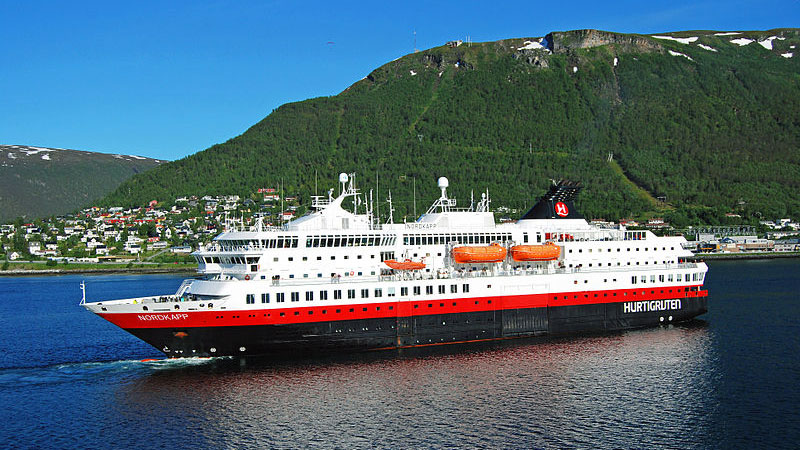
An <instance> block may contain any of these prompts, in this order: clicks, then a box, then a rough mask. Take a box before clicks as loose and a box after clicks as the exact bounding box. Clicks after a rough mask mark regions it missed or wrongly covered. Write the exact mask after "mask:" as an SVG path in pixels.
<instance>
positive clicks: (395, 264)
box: [383, 259, 425, 270]
mask: <svg viewBox="0 0 800 450" xmlns="http://www.w3.org/2000/svg"><path fill="white" fill-rule="evenodd" d="M383 263H384V264H386V265H387V266H389V267H391V268H392V269H397V270H419V269H424V268H425V263H424V262H416V261H412V260H410V259H407V260H405V261H397V260H394V259H387V260H386V261H384V262H383Z"/></svg>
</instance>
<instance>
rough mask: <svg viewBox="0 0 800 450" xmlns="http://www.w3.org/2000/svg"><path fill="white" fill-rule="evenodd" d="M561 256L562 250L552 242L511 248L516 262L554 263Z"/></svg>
mask: <svg viewBox="0 0 800 450" xmlns="http://www.w3.org/2000/svg"><path fill="white" fill-rule="evenodd" d="M560 254H561V248H559V246H557V245H556V244H553V243H552V242H548V243H546V244H544V245H515V246H513V247H511V257H512V258H513V259H514V261H552V260H554V259H557V258H558V255H560Z"/></svg>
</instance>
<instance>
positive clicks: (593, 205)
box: [106, 30, 800, 224]
mask: <svg viewBox="0 0 800 450" xmlns="http://www.w3.org/2000/svg"><path fill="white" fill-rule="evenodd" d="M599 33H600V34H603V32H599ZM589 34H591V33H589ZM699 34H700V33H697V34H696V35H699ZM586 35H587V33H583V34H579V35H573V34H570V33H561V34H558V36H557V38H558V39H565V40H566V41H568V42H567V44H568V46H567V47H568V48H566V47H559V48H566V49H564V50H560V51H558V52H556V53H555V54H545V53H544V52H538V53H537V52H535V51H533V52H531V51H526V52H519V51H517V50H516V48H517V47H520V46H522V45H523V40H522V39H513V40H506V41H499V42H492V43H484V44H473V45H472V46H471V47H470V46H466V45H462V46H460V47H457V48H446V47H437V48H434V49H430V50H427V51H424V52H420V53H416V54H412V55H408V56H406V57H403V58H400V59H398V60H396V61H393V62H391V63H388V64H386V65H384V66H382V67H380V68H378V69H376V70H375V71H374V72H373V73H372V74H370V75H369V76H368V77H367V78H366V79H364V80H362V81H359V82H357V83H356V84H354V85H353V86H351V87H350V88H348V89H347V90H345V91H344V92H342V93H341V94H339V95H337V96H335V97H330V98H315V99H310V100H307V101H303V102H298V103H292V104H287V105H284V106H282V107H280V108H278V109H277V110H275V111H274V112H273V113H272V114H270V115H269V116H267V117H266V118H265V119H263V120H262V121H261V122H259V123H258V124H256V125H254V126H253V127H251V128H250V129H249V130H247V131H246V132H245V133H243V134H242V135H241V136H238V137H236V138H234V139H231V140H229V141H228V142H226V143H224V144H220V145H216V146H214V147H211V148H209V149H207V150H205V151H202V152H200V153H197V154H195V155H192V156H189V157H187V158H184V159H182V160H180V161H176V162H173V163H169V164H165V165H162V166H160V167H158V168H156V169H154V170H152V171H149V172H146V173H144V174H140V175H138V176H136V177H134V178H132V179H130V180H129V181H127V182H125V183H124V184H123V185H122V186H120V188H119V189H118V190H117V191H116V192H114V193H113V194H112V195H111V196H109V197H108V198H107V199H106V204H109V205H111V204H123V205H140V204H143V203H144V202H146V201H148V200H152V199H159V200H166V201H170V200H171V199H173V198H175V197H176V196H179V195H205V194H240V195H250V194H251V193H252V192H253V191H255V190H256V189H257V188H259V187H275V186H277V185H278V184H279V183H281V182H283V184H284V186H285V187H286V192H287V193H288V194H299V195H301V196H302V198H303V201H306V200H307V198H308V196H309V195H313V194H314V186H315V176H317V175H318V180H319V181H318V184H319V191H320V192H319V193H320V194H323V193H324V192H325V191H326V189H327V188H328V187H333V186H336V183H335V182H336V177H337V174H338V173H339V172H356V173H357V174H358V176H359V178H358V180H359V184H360V187H362V188H365V189H369V188H374V187H375V184H376V176H377V177H379V178H380V187H379V191H378V192H376V198H377V199H380V200H383V199H385V198H386V196H387V191H388V190H389V189H391V191H392V194H393V198H394V199H395V200H396V202H395V206H396V207H397V212H396V214H395V217H397V218H400V217H403V216H409V217H408V218H409V219H410V218H411V217H410V214H411V212H412V209H413V207H412V201H413V198H412V191H413V190H414V188H416V193H417V200H418V201H417V213H418V214H419V213H420V212H422V210H423V209H424V208H426V207H427V205H428V203H429V202H430V201H432V199H433V198H435V197H436V196H437V195H438V190H437V188H436V178H437V177H439V176H447V177H449V178H450V180H451V192H452V194H454V195H456V196H457V197H459V198H460V199H461V200H462V203H465V201H464V200H466V199H468V198H469V195H470V189H473V188H474V189H476V191H482V190H483V189H485V188H488V189H489V191H490V193H491V195H492V198H493V200H494V203H493V206H495V207H497V206H501V205H502V206H508V207H511V208H517V209H520V210H521V209H524V208H527V207H530V206H531V205H532V203H533V202H534V201H535V199H536V198H537V197H538V196H539V195H541V194H542V193H543V192H544V191H545V190H546V189H547V186H548V184H549V183H550V179H561V178H568V179H573V180H580V181H582V182H583V184H584V185H585V190H584V192H583V193H582V194H581V196H580V197H579V206H580V208H581V209H582V211H583V212H584V213H585V214H586V215H587V216H588V217H604V218H607V219H619V218H622V217H628V216H632V215H648V214H660V215H667V216H669V217H671V219H672V220H674V221H675V222H681V223H686V224H688V223H695V222H697V221H700V220H706V221H714V220H717V221H719V220H721V219H720V217H721V216H723V215H724V213H725V212H727V211H730V210H732V209H734V208H738V209H739V210H740V211H741V212H743V213H744V214H745V216H746V217H755V216H758V215H759V214H760V215H765V216H775V215H781V216H783V215H795V216H797V215H799V213H800V189H798V188H799V187H800V186H799V185H800V127H799V125H800V86H798V82H800V76H798V73H799V72H800V71H798V69H799V68H800V67H799V66H798V61H797V59H798V58H800V55H798V56H797V57H795V58H783V57H781V56H780V53H784V52H786V51H789V50H788V49H789V46H790V45H798V44H800V38H798V33H797V31H796V30H773V31H772V32H749V33H747V34H746V35H740V36H735V37H742V36H747V37H750V38H756V39H757V38H761V39H763V38H764V37H767V36H770V35H782V36H783V37H785V38H786V39H784V40H774V41H773V45H774V47H775V48H774V50H772V51H770V50H767V49H765V48H763V47H762V46H760V45H758V44H757V43H752V44H750V45H748V46H744V47H739V46H737V45H735V44H732V43H730V42H729V41H730V40H731V39H732V37H730V36H727V37H719V36H714V35H713V32H708V33H707V35H702V36H701V37H700V39H699V41H697V42H695V43H692V44H681V43H678V42H674V41H667V40H657V39H652V38H643V37H640V36H632V35H631V36H628V35H614V34H611V33H605V34H603V36H604V38H605V39H606V44H605V45H599V46H598V45H595V46H594V47H590V48H579V47H580V46H581V45H582V43H585V42H588V41H586V39H587V38H586ZM698 43H702V44H704V45H709V46H711V47H713V48H715V49H717V50H718V51H716V52H713V51H709V50H705V49H703V48H700V47H698V46H697V45H696V44H698ZM601 44H602V43H601ZM668 50H673V51H676V52H680V53H683V54H685V55H687V56H690V57H691V58H692V60H691V61H690V60H689V59H687V58H685V57H683V56H679V55H678V56H673V55H671V54H669V53H668ZM614 58H618V62H619V63H618V65H617V66H614V64H613V61H614ZM542 61H544V63H545V64H546V65H547V67H543V65H542ZM574 67H577V68H578V70H577V72H575V71H574V69H573V68H574ZM412 71H413V72H414V73H415V75H414V74H412ZM609 154H613V161H612V162H609V161H608V155H609ZM478 196H479V195H478V194H476V198H477V197H478ZM660 196H664V197H666V199H667V205H666V206H665V205H660V204H658V203H657V202H656V201H655V199H654V197H660ZM383 209H385V208H383ZM383 209H382V215H383V216H385V214H383V212H384V211H383ZM521 212H523V211H520V213H521ZM518 214H519V213H518Z"/></svg>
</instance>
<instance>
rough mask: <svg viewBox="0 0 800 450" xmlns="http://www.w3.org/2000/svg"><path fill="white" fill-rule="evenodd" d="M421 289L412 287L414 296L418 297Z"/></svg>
mask: <svg viewBox="0 0 800 450" xmlns="http://www.w3.org/2000/svg"><path fill="white" fill-rule="evenodd" d="M421 291H422V289H421V288H420V287H419V286H414V295H420V293H421Z"/></svg>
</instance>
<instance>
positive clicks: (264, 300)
mask: <svg viewBox="0 0 800 450" xmlns="http://www.w3.org/2000/svg"><path fill="white" fill-rule="evenodd" d="M261 303H269V294H261Z"/></svg>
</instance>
